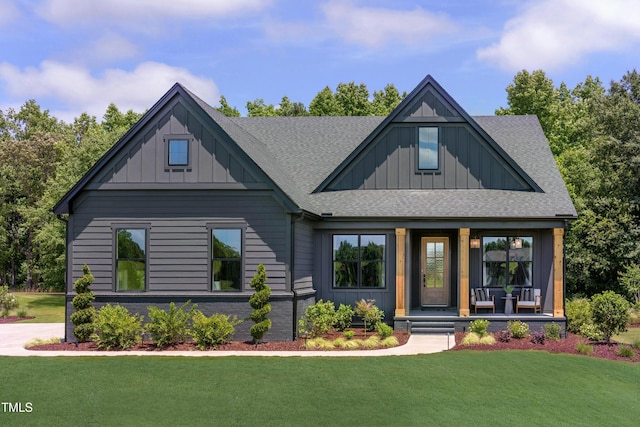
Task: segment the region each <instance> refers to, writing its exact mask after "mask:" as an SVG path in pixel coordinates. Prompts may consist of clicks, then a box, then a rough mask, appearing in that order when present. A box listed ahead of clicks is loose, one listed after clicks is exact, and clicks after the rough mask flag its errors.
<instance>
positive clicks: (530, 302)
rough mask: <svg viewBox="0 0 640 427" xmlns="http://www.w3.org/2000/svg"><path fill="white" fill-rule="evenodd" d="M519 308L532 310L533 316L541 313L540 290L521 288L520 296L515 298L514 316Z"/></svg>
mask: <svg viewBox="0 0 640 427" xmlns="http://www.w3.org/2000/svg"><path fill="white" fill-rule="evenodd" d="M521 308H532V309H533V314H536V313H537V312H538V311H539V312H540V313H542V295H540V289H533V288H522V289H520V295H518V296H516V314H518V310H520V309H521Z"/></svg>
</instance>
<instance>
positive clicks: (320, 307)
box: [298, 300, 350, 337]
mask: <svg viewBox="0 0 640 427" xmlns="http://www.w3.org/2000/svg"><path fill="white" fill-rule="evenodd" d="M347 307H348V306H347ZM349 308H350V307H349ZM343 312H344V309H343ZM335 323H336V308H335V306H334V305H333V303H332V302H331V301H322V300H320V301H318V302H316V303H315V304H311V305H310V306H308V307H307V308H306V310H305V311H304V316H302V318H300V320H299V321H298V330H299V331H300V333H301V334H303V335H308V336H310V337H315V336H318V335H321V334H325V333H327V332H329V329H331V328H332V327H333V325H334V324H335ZM343 330H344V329H343Z"/></svg>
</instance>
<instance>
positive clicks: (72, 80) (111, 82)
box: [0, 61, 219, 122]
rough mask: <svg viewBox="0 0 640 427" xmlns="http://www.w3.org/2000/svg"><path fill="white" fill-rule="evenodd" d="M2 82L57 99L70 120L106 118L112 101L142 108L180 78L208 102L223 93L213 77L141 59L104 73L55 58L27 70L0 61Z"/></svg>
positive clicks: (29, 94) (15, 91)
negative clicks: (134, 64)
mask: <svg viewBox="0 0 640 427" xmlns="http://www.w3.org/2000/svg"><path fill="white" fill-rule="evenodd" d="M0 82H1V83H3V84H4V86H5V90H6V93H8V94H9V95H11V96H12V97H15V98H17V99H29V98H34V99H36V100H39V99H40V98H52V99H55V100H56V102H57V103H58V105H57V107H56V108H49V109H51V110H52V111H51V112H52V114H53V115H54V116H56V117H57V118H59V119H62V120H64V121H66V122H71V121H72V120H73V119H74V118H75V117H77V116H79V115H80V113H82V112H86V113H89V114H91V115H94V116H96V117H98V118H101V117H102V115H103V114H104V112H105V111H106V108H107V106H108V105H109V103H111V102H113V103H114V104H115V105H116V106H117V107H118V108H119V109H120V110H123V111H125V110H129V109H132V110H134V111H136V112H143V111H145V110H146V109H148V108H150V107H151V106H152V105H153V104H154V103H155V102H156V101H157V100H158V99H159V98H160V97H161V96H162V95H163V94H164V93H165V92H166V91H167V90H168V89H169V88H170V87H171V86H172V85H173V84H174V83H175V82H180V83H181V84H183V85H184V86H186V87H187V88H188V89H189V90H191V91H193V92H194V93H197V94H198V96H200V97H201V98H202V99H204V100H206V101H208V102H209V103H215V102H216V101H217V99H218V97H219V92H218V88H217V86H216V84H215V83H214V82H213V81H211V80H210V79H206V78H203V77H198V76H195V75H193V74H191V73H190V72H189V71H188V70H186V69H184V68H179V67H172V66H169V65H166V64H162V63H158V62H144V63H141V64H139V65H138V66H137V67H136V68H135V69H134V70H132V71H126V70H121V69H108V70H105V71H104V72H103V73H102V75H100V76H99V77H95V76H93V75H92V74H91V73H90V72H89V70H88V69H86V68H84V67H82V66H79V65H75V64H67V63H60V62H55V61H43V62H42V63H41V64H40V66H39V67H38V68H35V67H28V68H25V69H22V70H21V69H19V68H17V67H15V66H13V65H11V64H8V63H0ZM45 108H48V107H45Z"/></svg>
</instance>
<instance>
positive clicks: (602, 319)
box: [591, 291, 630, 343]
mask: <svg viewBox="0 0 640 427" xmlns="http://www.w3.org/2000/svg"><path fill="white" fill-rule="evenodd" d="M629 308H630V307H629V302H628V301H627V300H626V299H625V298H624V297H623V296H622V295H618V294H617V293H615V292H613V291H604V292H602V293H601V294H596V295H594V296H592V297H591V315H592V316H593V323H595V324H596V325H597V326H598V329H600V330H601V331H602V334H603V335H604V339H605V340H606V341H607V343H610V342H611V337H612V336H613V335H616V334H619V333H620V332H624V331H626V330H627V324H628V323H629Z"/></svg>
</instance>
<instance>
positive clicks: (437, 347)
mask: <svg viewBox="0 0 640 427" xmlns="http://www.w3.org/2000/svg"><path fill="white" fill-rule="evenodd" d="M63 336H64V324H63V323H4V324H0V356H45V357H46V356H49V357H51V356H192V357H206V356H279V357H287V356H288V357H290V356H324V357H353V356H356V357H363V356H403V355H416V354H430V353H439V352H441V351H444V350H447V349H448V348H451V347H453V346H454V345H455V337H454V336H453V335H450V336H447V335H411V336H410V337H409V341H408V342H407V344H405V345H403V346H399V347H393V348H388V349H382V350H358V351H153V352H150V351H32V350H26V349H25V348H24V345H25V344H26V343H28V342H29V341H32V340H34V339H36V338H41V339H48V338H55V337H63Z"/></svg>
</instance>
